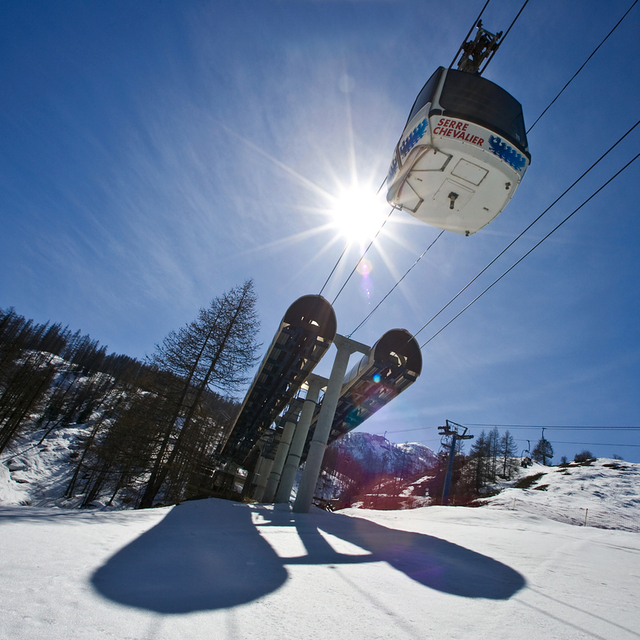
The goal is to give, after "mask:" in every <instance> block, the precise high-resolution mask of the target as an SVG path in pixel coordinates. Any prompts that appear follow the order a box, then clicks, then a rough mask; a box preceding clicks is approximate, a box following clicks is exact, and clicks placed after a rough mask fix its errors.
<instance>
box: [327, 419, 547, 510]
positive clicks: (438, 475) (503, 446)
mask: <svg viewBox="0 0 640 640" xmlns="http://www.w3.org/2000/svg"><path fill="white" fill-rule="evenodd" d="M530 457H531V458H532V459H533V460H535V461H536V462H540V463H541V464H547V463H548V462H549V461H550V460H551V458H552V457H553V447H552V446H551V443H550V442H549V441H548V440H546V439H545V438H541V439H540V441H539V442H538V444H537V445H536V447H535V448H534V449H533V450H532V451H531V452H530ZM448 466H449V449H448V448H447V450H446V451H441V452H440V453H439V454H437V457H436V460H435V461H434V462H433V464H432V465H431V466H430V467H429V468H427V469H423V470H421V471H419V472H418V473H417V474H414V473H412V472H411V471H412V470H411V469H410V468H408V467H407V466H406V465H403V464H398V461H396V463H395V464H394V465H388V466H384V467H381V466H380V464H378V463H375V462H373V463H372V462H371V461H370V460H368V459H367V456H366V455H365V456H364V457H363V459H362V460H360V461H356V460H354V459H353V457H352V456H351V455H350V453H349V452H348V451H347V450H343V449H342V448H341V447H340V446H339V442H338V443H334V445H332V447H329V448H328V449H327V451H326V452H325V457H324V460H323V468H322V474H321V477H320V480H319V484H318V487H317V488H316V494H317V495H328V494H331V495H332V496H335V498H336V501H337V502H339V503H343V504H350V503H352V502H354V501H356V500H362V497H363V496H366V497H367V499H368V500H369V503H370V506H372V507H373V508H385V507H381V506H376V504H377V505H382V504H385V503H388V504H391V505H396V507H394V508H401V507H397V505H399V504H401V503H402V502H403V500H402V499H401V498H403V496H407V495H409V492H410V490H411V489H410V487H411V485H412V484H414V483H415V481H416V480H417V479H418V477H419V476H421V475H422V476H424V475H425V474H428V476H429V479H428V480H427V481H425V482H424V483H421V487H420V491H422V492H426V493H427V494H428V496H429V497H430V498H431V502H432V504H439V503H440V501H441V499H442V492H443V488H444V483H445V476H446V474H447V469H448ZM520 466H521V459H520V457H519V455H518V449H517V445H516V442H515V439H514V437H513V436H512V435H511V433H510V432H509V431H505V432H504V434H502V435H501V434H500V432H499V430H498V429H497V428H494V429H492V430H490V431H488V432H485V431H484V430H483V431H482V432H481V433H480V434H479V435H477V436H476V437H475V438H474V439H473V440H472V441H471V446H470V447H469V452H468V453H465V452H464V450H463V441H462V440H458V441H457V445H456V454H455V456H454V465H453V472H452V479H451V486H450V493H449V503H450V504H471V503H473V502H474V501H476V500H478V499H480V498H483V497H486V496H487V495H489V494H490V493H491V491H492V490H493V486H494V485H495V484H496V483H497V482H499V481H500V480H511V479H512V478H513V477H514V476H515V475H517V470H518V469H519V467H520ZM377 494H384V500H382V499H377V498H378V496H377ZM372 495H373V496H374V498H376V500H373V499H372V498H371V496H372ZM392 498H397V499H396V500H393V499H392ZM404 501H405V502H406V499H405V500H404Z"/></svg>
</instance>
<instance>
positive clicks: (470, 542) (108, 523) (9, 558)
mask: <svg viewBox="0 0 640 640" xmlns="http://www.w3.org/2000/svg"><path fill="white" fill-rule="evenodd" d="M558 475H560V474H558ZM566 479H569V480H570V482H574V481H573V480H571V479H570V478H569V477H567V478H565V480H566ZM577 482H578V480H577V479H576V480H575V483H576V485H577ZM576 489H577V491H580V489H579V487H576ZM526 491H527V492H528V491H529V490H526ZM531 491H534V490H533V489H532V490H531ZM538 493H542V492H540V491H538ZM525 495H526V493H525ZM550 495H551V494H550ZM636 495H637V494H636ZM523 504H524V501H520V500H517V501H516V509H518V507H519V505H520V506H522V505H523ZM611 524H615V518H612V521H611ZM0 528H1V530H2V537H1V538H0V547H1V550H2V553H0V574H1V575H2V577H3V579H2V581H0V611H1V614H0V638H2V639H3V640H4V639H5V638H6V639H7V640H8V639H9V638H10V639H11V640H33V638H43V639H46V640H95V639H96V638H122V639H125V638H126V639H130V640H134V639H135V640H151V639H153V640H175V639H176V638H189V639H190V640H200V639H202V640H205V639H206V640H282V639H292V640H298V639H304V640H307V639H308V640H342V639H344V640H353V639H354V638H358V639H359V638H367V639H371V640H404V639H412V640H427V639H431V638H459V639H467V638H470V639H476V638H477V639H490V640H503V639H504V640H512V639H513V638H515V637H524V638H527V640H537V639H539V640H550V639H554V638H557V639H562V640H571V639H575V640H577V639H584V638H595V639H599V640H602V639H611V640H614V639H615V640H626V639H629V640H631V639H633V638H638V636H640V617H639V616H638V614H637V602H638V597H639V596H640V587H639V578H638V576H640V538H639V537H638V534H637V533H630V532H627V531H611V530H604V529H596V528H593V527H590V526H587V527H584V526H572V525H568V524H562V523H560V522H554V521H553V520H549V519H547V518H545V517H543V516H539V515H532V514H531V513H529V512H525V511H520V510H515V511H513V510H511V509H507V508H501V507H499V506H497V505H494V506H492V507H489V508H468V507H426V508H420V509H414V510H410V511H366V510H355V509H350V510H347V511H342V512H340V513H327V512H323V511H318V510H315V509H314V510H313V511H312V513H310V514H292V513H291V512H290V511H289V510H288V509H285V508H281V509H274V508H273V507H272V506H265V505H246V504H240V503H233V502H224V501H220V500H215V499H210V500H200V501H194V502H186V503H183V504H181V505H179V506H177V507H163V508H158V509H146V510H142V511H131V510H130V511H118V512H114V511H109V512H107V511H102V510H89V511H87V510H69V509H67V510H63V509H57V508H39V507H0Z"/></svg>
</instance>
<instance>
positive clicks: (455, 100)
mask: <svg viewBox="0 0 640 640" xmlns="http://www.w3.org/2000/svg"><path fill="white" fill-rule="evenodd" d="M461 68H464V67H461ZM530 161H531V155H530V154H529V149H528V146H527V135H526V132H525V126H524V118H523V116H522V106H521V105H520V103H519V102H518V101H517V100H516V99H515V98H513V96H511V95H510V94H509V93H507V92H506V91H505V90H504V89H502V88H501V87H499V86H498V85H496V84H494V83H493V82H491V81H490V80H486V79H484V78H482V77H481V76H480V75H477V74H476V73H473V72H468V71H458V70H455V69H445V68H444V67H440V68H439V69H438V70H437V71H436V72H435V73H434V74H433V75H432V76H431V78H429V80H428V82H427V83H426V84H425V86H424V87H423V89H422V91H421V92H420V93H419V95H418V97H417V98H416V101H415V103H414V105H413V108H412V109H411V113H410V114H409V119H408V120H407V124H406V126H405V128H404V131H403V132H402V136H401V137H400V140H399V142H398V144H397V146H396V148H395V151H394V155H393V159H392V162H391V167H390V169H389V174H388V177H387V184H388V192H387V200H388V201H389V203H390V204H391V205H393V206H395V207H398V208H399V209H403V210H404V211H407V212H408V213H410V214H411V215H413V216H414V217H416V218H418V219H419V220H422V221H423V222H426V223H427V224H429V225H432V226H434V227H438V228H439V229H446V230H448V231H454V232H455V233H462V234H465V235H467V236H468V235H471V234H472V233H475V232H476V231H478V230H480V229H482V227H484V226H485V225H487V224H489V222H491V221H492V220H493V219H494V218H495V217H496V216H497V215H498V214H499V213H500V212H501V211H502V210H503V209H504V208H505V207H506V206H507V204H508V203H509V201H510V200H511V198H512V197H513V194H514V193H515V190H516V189H517V188H518V185H519V184H520V181H521V180H522V177H523V176H524V174H525V171H526V170H527V167H528V166H529V163H530Z"/></svg>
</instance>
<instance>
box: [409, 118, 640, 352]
mask: <svg viewBox="0 0 640 640" xmlns="http://www.w3.org/2000/svg"><path fill="white" fill-rule="evenodd" d="M638 124H640V120H639V121H638V122H636V124H635V125H633V127H632V128H631V129H630V130H629V131H628V132H627V134H628V133H630V132H631V131H632V130H633V129H634V128H635V127H637V126H638ZM627 134H625V135H627ZM616 144H617V143H616ZM607 153H608V152H607ZM638 157H640V153H639V154H637V155H636V156H634V157H633V158H632V159H631V160H630V161H629V162H627V164H625V165H624V167H622V169H620V170H619V171H617V172H616V173H615V174H614V175H613V176H612V177H611V178H609V180H607V181H606V182H605V183H604V184H603V185H602V186H600V187H599V188H598V189H597V190H596V191H594V192H593V193H592V194H591V195H590V196H589V197H588V198H587V199H586V200H584V201H583V202H582V204H581V205H580V206H579V207H577V208H576V209H574V210H573V211H572V212H571V213H570V214H569V215H568V216H567V217H566V218H565V219H564V220H562V221H561V222H560V223H559V224H558V225H556V226H555V227H554V228H553V229H552V230H551V231H549V233H548V234H547V235H546V236H544V237H543V238H542V240H540V241H539V242H537V243H536V244H535V245H533V247H531V249H529V251H527V252H526V253H525V254H524V255H523V256H522V257H521V258H520V259H519V260H517V261H516V262H515V263H514V264H512V265H511V266H510V267H509V268H508V269H507V270H506V271H505V272H504V273H503V274H502V275H501V276H500V277H499V278H496V279H495V280H494V281H493V282H492V283H491V284H490V285H489V286H488V287H487V288H486V289H485V290H484V291H482V292H481V293H480V294H478V295H477V296H476V297H475V298H474V299H473V300H472V301H471V302H470V303H469V304H468V305H467V306H466V307H464V308H463V309H462V310H461V311H460V312H458V313H457V314H456V315H455V316H454V317H453V318H452V319H451V320H449V322H447V323H446V324H445V325H444V326H443V327H442V328H441V329H439V330H438V331H437V332H436V333H434V334H433V335H432V336H431V337H430V338H429V339H428V340H427V341H426V342H424V343H423V344H422V345H421V346H420V349H423V348H424V347H425V346H426V345H427V344H429V342H431V341H432V340H433V339H434V338H435V337H436V336H437V335H439V334H440V333H442V331H444V329H446V328H447V327H448V326H449V325H450V324H451V323H452V322H453V321H454V320H456V319H457V318H459V317H460V316H461V315H462V314H463V313H464V312H465V311H466V310H467V309H468V308H469V307H470V306H471V305H473V304H474V303H475V302H477V301H478V300H479V299H480V298H481V297H482V296H483V295H484V294H485V293H487V291H489V289H491V288H492V287H493V286H494V285H496V284H497V283H498V282H500V280H502V278H504V277H505V276H506V275H507V274H508V273H509V272H510V271H511V270H512V269H514V268H515V267H516V266H517V265H518V264H520V263H521V262H522V261H523V260H524V259H525V258H526V257H527V256H528V255H529V254H530V253H532V252H533V251H534V249H537V248H538V247H539V246H540V245H541V244H542V243H543V242H544V241H545V240H547V239H548V238H549V237H550V236H551V235H552V234H553V233H555V232H556V231H557V230H558V229H559V228H560V227H561V226H562V225H563V224H564V223H565V222H567V221H568V220H569V219H570V218H571V217H572V216H573V215H575V214H576V213H577V212H578V211H580V209H582V207H584V206H585V205H586V204H587V203H588V202H590V201H591V200H592V199H593V198H594V197H595V196H596V195H597V194H598V193H600V191H602V190H603V189H604V188H605V187H606V186H608V185H609V183H611V182H612V181H613V180H615V179H616V178H617V177H618V176H619V175H620V174H621V173H622V172H623V171H625V170H626V169H627V168H628V167H629V166H630V165H631V164H632V163H633V162H635V161H636V160H637V159H638ZM589 170H590V169H589ZM563 195H564V194H563ZM554 204H555V203H554ZM552 206H553V205H552ZM512 244H513V243H512ZM481 273H482V272H481ZM476 278H477V276H476ZM476 278H474V280H475V279H476ZM472 282H473V280H472ZM467 286H468V285H467ZM465 289H466V287H465ZM463 291H464V289H463ZM458 295H460V294H458ZM456 297H457V296H456ZM454 299H455V298H454ZM451 302H453V300H451V301H450V302H449V303H447V305H446V306H449V304H450V303H451ZM446 306H445V307H443V308H442V309H441V310H440V311H439V312H438V313H437V314H436V315H435V316H433V318H431V320H429V322H427V324H425V325H424V326H423V327H422V328H421V329H420V331H422V330H423V329H424V328H425V327H426V326H427V325H428V324H430V323H431V322H432V321H433V320H434V319H435V318H436V317H437V316H438V315H440V313H441V312H442V311H444V309H445V308H446ZM420 331H418V333H420ZM415 335H417V334H415Z"/></svg>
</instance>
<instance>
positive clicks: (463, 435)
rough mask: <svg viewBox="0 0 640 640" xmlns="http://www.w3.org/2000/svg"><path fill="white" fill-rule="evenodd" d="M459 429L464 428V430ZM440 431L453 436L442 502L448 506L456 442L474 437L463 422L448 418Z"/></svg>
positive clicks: (441, 433)
mask: <svg viewBox="0 0 640 640" xmlns="http://www.w3.org/2000/svg"><path fill="white" fill-rule="evenodd" d="M458 429H463V431H462V432H460V431H458ZM438 433H439V434H440V435H441V436H451V447H450V449H449V466H448V468H447V475H446V477H445V479H444V488H443V490H442V504H443V505H444V506H446V505H447V504H448V502H449V486H450V485H451V476H452V475H453V459H454V457H455V455H456V442H457V441H458V440H469V439H471V438H473V436H472V435H467V427H463V426H462V425H461V424H456V423H455V422H451V420H447V423H446V425H445V426H444V427H438Z"/></svg>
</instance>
